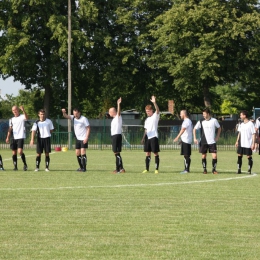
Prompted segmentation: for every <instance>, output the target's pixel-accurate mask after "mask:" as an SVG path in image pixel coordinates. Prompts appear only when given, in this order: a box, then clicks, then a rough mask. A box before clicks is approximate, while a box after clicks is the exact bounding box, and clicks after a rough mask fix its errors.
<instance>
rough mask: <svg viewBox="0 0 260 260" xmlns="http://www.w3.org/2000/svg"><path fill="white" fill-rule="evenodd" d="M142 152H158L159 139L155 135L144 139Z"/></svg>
mask: <svg viewBox="0 0 260 260" xmlns="http://www.w3.org/2000/svg"><path fill="white" fill-rule="evenodd" d="M144 152H146V153H150V152H153V153H158V152H160V145H159V140H158V138H157V137H153V138H151V139H148V138H147V139H145V142H144Z"/></svg>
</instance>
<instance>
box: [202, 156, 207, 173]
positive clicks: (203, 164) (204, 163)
mask: <svg viewBox="0 0 260 260" xmlns="http://www.w3.org/2000/svg"><path fill="white" fill-rule="evenodd" d="M202 166H203V169H204V170H207V159H206V158H205V159H202Z"/></svg>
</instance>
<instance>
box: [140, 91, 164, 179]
mask: <svg viewBox="0 0 260 260" xmlns="http://www.w3.org/2000/svg"><path fill="white" fill-rule="evenodd" d="M150 101H151V102H152V103H153V105H154V107H155V113H154V112H153V107H152V105H147V106H146V107H145V112H146V115H147V116H148V117H147V118H146V120H145V123H144V129H145V133H144V136H143V138H142V141H141V142H142V143H143V144H144V152H145V153H146V159H145V165H146V169H145V170H144V171H143V173H148V172H149V167H150V161H151V152H153V153H154V159H155V172H154V173H155V174H158V173H159V163H160V159H159V152H160V146H159V140H158V132H157V129H158V122H159V119H160V110H159V107H158V105H157V104H156V97H155V96H152V97H151V100H150Z"/></svg>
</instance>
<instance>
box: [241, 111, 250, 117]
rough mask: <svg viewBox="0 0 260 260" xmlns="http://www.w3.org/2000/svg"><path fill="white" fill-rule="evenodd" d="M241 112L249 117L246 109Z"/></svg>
mask: <svg viewBox="0 0 260 260" xmlns="http://www.w3.org/2000/svg"><path fill="white" fill-rule="evenodd" d="M240 114H243V115H245V116H246V118H248V112H247V111H246V110H241V111H240Z"/></svg>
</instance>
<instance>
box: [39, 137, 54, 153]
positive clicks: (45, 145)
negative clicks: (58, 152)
mask: <svg viewBox="0 0 260 260" xmlns="http://www.w3.org/2000/svg"><path fill="white" fill-rule="evenodd" d="M36 147H37V148H36V151H37V153H42V152H43V150H44V152H45V153H50V152H51V138H50V137H47V138H37V146H36Z"/></svg>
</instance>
